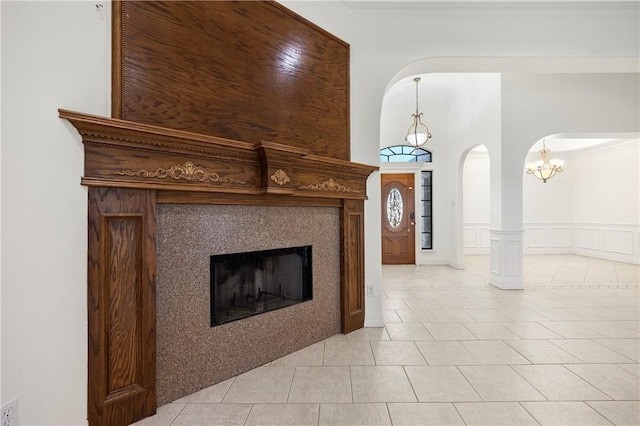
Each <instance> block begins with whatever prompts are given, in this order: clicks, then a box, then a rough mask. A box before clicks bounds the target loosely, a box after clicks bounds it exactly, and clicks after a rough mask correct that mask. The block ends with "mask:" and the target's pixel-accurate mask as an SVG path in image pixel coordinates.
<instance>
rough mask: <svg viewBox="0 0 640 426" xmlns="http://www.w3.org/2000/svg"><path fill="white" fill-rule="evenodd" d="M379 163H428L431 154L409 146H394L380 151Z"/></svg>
mask: <svg viewBox="0 0 640 426" xmlns="http://www.w3.org/2000/svg"><path fill="white" fill-rule="evenodd" d="M380 162H381V163H408V162H413V163H430V162H431V153H430V152H429V151H427V150H426V149H422V148H416V147H413V146H409V145H395V146H388V147H386V148H382V149H381V150H380Z"/></svg>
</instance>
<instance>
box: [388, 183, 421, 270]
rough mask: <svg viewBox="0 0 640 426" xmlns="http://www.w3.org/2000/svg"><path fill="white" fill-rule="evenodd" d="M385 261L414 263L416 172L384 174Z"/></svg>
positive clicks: (389, 262)
mask: <svg viewBox="0 0 640 426" xmlns="http://www.w3.org/2000/svg"><path fill="white" fill-rule="evenodd" d="M380 176H381V183H382V263H383V264H385V265H386V264H394V265H399V264H415V262H416V249H415V239H416V233H415V223H416V220H415V201H414V175H413V173H407V174H382V175H380Z"/></svg>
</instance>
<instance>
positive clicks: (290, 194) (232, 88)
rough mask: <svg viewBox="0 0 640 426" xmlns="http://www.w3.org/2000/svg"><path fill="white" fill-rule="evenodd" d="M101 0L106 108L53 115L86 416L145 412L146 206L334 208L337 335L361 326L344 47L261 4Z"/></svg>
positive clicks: (358, 198) (151, 353)
mask: <svg viewBox="0 0 640 426" xmlns="http://www.w3.org/2000/svg"><path fill="white" fill-rule="evenodd" d="M112 5H113V40H112V46H113V53H112V59H113V60H112V64H113V72H112V76H113V77H112V82H113V87H112V92H113V95H112V106H113V111H112V114H113V116H114V117H117V118H106V117H99V116H95V115H89V114H83V113H79V112H73V111H69V110H64V109H60V110H59V115H60V117H61V118H64V119H66V120H68V121H69V122H71V124H73V126H74V127H75V128H76V129H77V130H78V132H79V133H80V135H81V136H82V142H83V144H84V155H85V167H84V176H83V177H82V179H81V183H82V184H83V185H85V186H87V187H89V212H88V218H89V244H88V258H89V259H88V264H89V266H88V271H89V272H88V318H89V331H88V333H89V354H88V364H89V374H88V418H89V423H90V425H92V426H93V425H125V424H129V423H132V422H135V421H137V420H140V419H142V418H144V417H148V416H151V415H153V414H155V410H156V366H155V364H156V353H155V351H156V340H155V339H156V337H155V326H156V325H155V315H156V312H155V273H156V264H155V262H156V246H155V206H156V203H189V204H242V205H280V206H288V205H296V206H300V205H303V206H325V207H337V208H340V211H341V214H340V217H341V221H340V235H341V254H340V257H341V292H340V294H341V313H342V317H341V327H342V331H343V332H344V333H347V332H349V331H353V330H355V329H358V328H361V327H362V326H363V324H364V200H365V199H366V181H367V177H368V176H369V174H370V173H371V172H373V171H374V170H377V167H373V166H369V165H364V164H358V163H353V162H351V161H349V157H350V155H349V144H350V140H349V45H348V44H347V43H344V42H343V41H341V40H339V39H337V38H336V37H334V36H332V35H331V34H329V33H327V32H326V31H324V30H322V29H321V28H319V27H317V26H315V25H314V24H312V23H310V22H308V21H306V20H304V19H303V18H301V17H299V16H297V15H296V14H294V13H293V12H291V11H289V10H288V9H286V8H284V7H283V6H281V5H279V4H277V3H275V2H270V1H266V2H252V1H241V2H235V1H225V2H202V1H181V2H173V1H166V2H165V1H153V2H138V1H132V2H124V1H114V2H113V3H112ZM238 28H242V29H243V31H242V32H241V33H239V32H238V31H237V29H238ZM256 81H259V82H260V83H259V84H256ZM210 135H217V136H210ZM247 141H251V142H247Z"/></svg>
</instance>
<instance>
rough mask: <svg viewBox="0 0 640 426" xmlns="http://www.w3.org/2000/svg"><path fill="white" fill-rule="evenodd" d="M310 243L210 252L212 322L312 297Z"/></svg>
mask: <svg viewBox="0 0 640 426" xmlns="http://www.w3.org/2000/svg"><path fill="white" fill-rule="evenodd" d="M311 265H312V263H311V246H303V247H287V248H281V249H275V250H262V251H252V252H243V253H233V254H220V255H215V256H211V268H210V271H211V280H210V283H211V296H210V297H211V326H212V327H213V326H216V325H220V324H224V323H227V322H231V321H236V320H239V319H242V318H246V317H250V316H253V315H258V314H261V313H263V312H268V311H272V310H275V309H280V308H284V307H287V306H291V305H295V304H297V303H301V302H305V301H307V300H311V299H312V298H313V291H312V282H313V280H312V271H311V269H312V268H311Z"/></svg>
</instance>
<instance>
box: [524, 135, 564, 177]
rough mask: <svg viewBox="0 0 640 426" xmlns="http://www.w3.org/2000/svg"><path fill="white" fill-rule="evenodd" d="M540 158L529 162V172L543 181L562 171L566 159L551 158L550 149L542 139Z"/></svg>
mask: <svg viewBox="0 0 640 426" xmlns="http://www.w3.org/2000/svg"><path fill="white" fill-rule="evenodd" d="M540 157H541V159H540V160H537V161H534V162H533V163H528V164H527V165H526V167H527V174H530V175H533V176H535V177H537V178H538V179H540V180H541V181H542V182H544V183H547V181H548V180H549V179H551V178H552V177H554V176H555V175H557V174H558V173H560V172H561V171H562V170H563V168H562V166H564V161H562V160H558V159H553V160H549V150H548V149H547V146H546V145H545V143H544V139H543V140H542V151H540Z"/></svg>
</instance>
